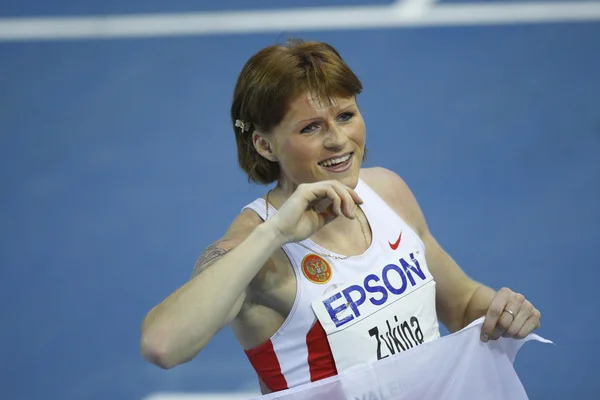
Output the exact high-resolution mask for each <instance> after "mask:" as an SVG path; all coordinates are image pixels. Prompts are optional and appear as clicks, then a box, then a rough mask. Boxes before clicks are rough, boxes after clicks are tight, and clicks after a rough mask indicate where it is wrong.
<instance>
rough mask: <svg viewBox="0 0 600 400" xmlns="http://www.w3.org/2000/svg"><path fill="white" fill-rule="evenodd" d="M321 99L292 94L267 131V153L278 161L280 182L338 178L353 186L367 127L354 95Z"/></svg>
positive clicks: (294, 184) (287, 184)
mask: <svg viewBox="0 0 600 400" xmlns="http://www.w3.org/2000/svg"><path fill="white" fill-rule="evenodd" d="M331 103H332V105H321V104H320V103H319V101H317V99H314V98H313V97H311V96H310V95H309V94H304V95H302V96H300V97H298V98H297V99H296V100H294V101H293V102H292V103H291V105H290V109H289V111H288V112H287V114H286V115H285V117H284V119H283V121H281V123H280V124H279V125H278V126H277V127H275V128H274V129H273V132H272V135H270V140H269V142H270V144H271V150H272V153H273V154H272V155H273V157H274V158H275V159H276V161H277V162H278V163H279V165H280V167H281V179H280V183H281V185H282V186H283V187H284V188H286V189H287V188H289V189H290V190H294V189H295V188H296V187H297V186H298V185H299V184H301V183H311V182H317V181H323V180H334V179H335V180H338V181H340V182H342V183H343V184H345V185H347V186H349V187H351V188H355V187H356V184H357V183H358V175H359V171H360V167H361V164H362V160H363V154H364V149H365V136H366V128H365V122H364V120H363V118H362V115H361V114H360V111H359V109H358V105H357V104H356V98H355V97H351V98H336V99H334V101H333V102H331Z"/></svg>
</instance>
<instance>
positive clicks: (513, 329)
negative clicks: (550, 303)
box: [502, 295, 533, 337]
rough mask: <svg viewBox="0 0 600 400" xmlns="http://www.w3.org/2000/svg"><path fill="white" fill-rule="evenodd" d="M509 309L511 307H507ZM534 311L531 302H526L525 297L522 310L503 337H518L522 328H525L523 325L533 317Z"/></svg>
mask: <svg viewBox="0 0 600 400" xmlns="http://www.w3.org/2000/svg"><path fill="white" fill-rule="evenodd" d="M518 296H521V297H522V295H518ZM507 308H509V307H508V306H507ZM509 309H510V308H509ZM511 310H512V309H511ZM532 311H533V304H531V303H530V302H529V301H526V300H525V298H524V297H523V302H522V304H521V308H520V309H519V311H518V313H516V314H515V318H514V319H513V321H512V323H511V324H510V326H509V327H508V329H507V330H506V331H505V332H504V333H503V334H502V336H504V337H516V336H517V334H518V333H519V331H520V330H521V328H522V327H523V325H525V322H526V321H527V319H528V318H529V316H530V315H531V313H532Z"/></svg>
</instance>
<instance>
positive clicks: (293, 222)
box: [268, 180, 363, 243]
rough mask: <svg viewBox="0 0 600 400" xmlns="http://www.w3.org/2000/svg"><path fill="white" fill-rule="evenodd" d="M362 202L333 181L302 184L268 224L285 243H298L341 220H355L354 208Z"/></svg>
mask: <svg viewBox="0 0 600 400" xmlns="http://www.w3.org/2000/svg"><path fill="white" fill-rule="evenodd" d="M362 202H363V201H362V199H361V198H360V197H359V196H358V194H357V193H356V192H355V191H354V190H352V189H351V188H349V187H348V186H345V185H344V184H342V183H340V182H339V181H336V180H332V181H322V182H315V183H303V184H301V185H299V186H298V187H297V188H296V191H295V192H294V193H293V194H292V195H291V196H290V197H289V198H288V199H287V201H286V202H285V203H283V205H282V206H281V208H280V209H279V210H278V211H277V214H275V215H274V216H273V218H270V219H269V221H268V223H270V224H272V225H273V227H274V228H275V229H276V230H277V231H278V233H279V234H280V235H281V237H282V240H283V241H284V242H285V243H290V242H298V241H301V240H304V239H306V238H308V237H310V236H312V235H313V234H314V233H315V232H317V231H318V230H319V229H321V228H322V227H324V226H325V225H327V224H328V223H330V222H331V221H333V220H335V219H336V218H338V217H340V216H345V217H347V218H350V219H354V218H355V215H354V208H355V206H356V205H357V204H362Z"/></svg>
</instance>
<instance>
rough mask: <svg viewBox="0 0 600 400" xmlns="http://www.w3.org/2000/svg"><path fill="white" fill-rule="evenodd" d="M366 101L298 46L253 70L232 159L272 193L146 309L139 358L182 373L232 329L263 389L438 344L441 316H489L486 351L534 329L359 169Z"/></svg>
mask: <svg viewBox="0 0 600 400" xmlns="http://www.w3.org/2000/svg"><path fill="white" fill-rule="evenodd" d="M361 91H362V85H361V82H360V81H359V79H358V78H357V77H356V75H355V74H354V73H353V72H352V71H351V70H350V69H349V68H348V66H347V65H346V64H345V63H344V61H343V60H342V59H341V57H340V56H339V54H338V53H337V51H336V50H335V49H333V48H332V47H331V46H329V45H327V44H325V43H315V42H308V43H307V42H302V41H292V42H290V43H288V44H287V45H286V46H271V47H267V48H265V49H263V50H261V51H259V52H258V53H257V54H255V55H254V56H253V57H252V58H251V59H250V60H249V61H248V63H247V64H246V65H245V66H244V68H243V70H242V72H241V74H240V76H239V79H238V82H237V85H236V88H235V92H234V98H233V104H232V107H231V118H232V124H233V126H234V130H235V135H236V141H237V147H238V156H239V162H240V166H241V167H242V169H243V170H244V171H245V172H246V173H247V174H248V177H249V180H250V181H254V182H258V183H261V184H270V183H276V185H275V186H274V188H273V189H272V190H270V191H269V192H268V193H266V195H265V196H264V197H263V198H260V199H257V200H256V201H254V202H252V203H251V204H248V206H246V207H244V209H243V210H242V211H241V213H240V214H239V215H238V216H237V218H236V219H235V220H234V221H233V222H232V224H231V226H230V227H229V229H228V230H227V232H226V233H225V235H224V236H223V237H222V238H221V239H220V240H218V241H216V242H215V243H213V244H212V245H210V246H209V247H208V248H207V249H206V250H205V251H204V252H203V254H202V255H201V257H200V258H199V260H198V262H197V263H196V266H195V268H194V273H193V275H192V278H191V279H190V281H189V282H187V283H186V284H185V285H184V286H182V287H181V288H179V289H178V290H177V291H175V292H174V293H173V294H171V295H170V296H169V297H168V298H166V299H165V300H164V301H163V302H161V303H160V304H159V305H157V306H156V307H154V308H153V309H152V310H151V311H150V312H149V313H148V315H147V316H146V318H145V319H144V322H143V326H142V338H141V349H142V353H143V355H144V356H145V357H146V359H148V360H149V361H150V362H152V363H154V364H156V365H158V366H160V367H162V368H171V367H174V366H176V365H178V364H181V363H184V362H187V361H189V360H191V359H193V358H194V357H195V356H196V355H197V354H198V353H199V352H200V351H201V350H202V349H203V348H204V346H206V344H207V343H208V342H209V341H210V340H211V338H212V337H213V336H214V335H215V334H216V333H217V332H218V331H219V330H220V329H222V328H223V327H225V326H226V325H230V326H231V327H232V329H233V331H234V333H235V335H236V337H237V339H238V340H239V342H240V344H241V346H242V347H243V348H244V351H245V352H246V354H247V356H248V358H249V360H250V362H251V364H252V365H253V367H254V368H255V370H256V372H257V375H258V377H259V380H260V382H261V388H262V391H263V393H267V392H272V391H279V390H283V389H286V388H291V387H294V386H297V385H301V384H304V383H307V382H311V381H317V380H320V379H323V378H326V377H329V376H332V375H335V374H338V373H340V372H342V371H345V370H346V369H348V368H351V367H352V366H355V365H359V364H361V363H369V362H373V361H376V360H379V359H382V358H386V357H388V356H390V355H391V354H392V353H396V352H402V351H406V350H408V349H409V348H412V347H414V346H417V345H419V344H421V343H424V342H427V341H430V340H434V339H436V338H438V337H439V327H438V320H439V321H441V322H442V323H443V324H444V325H445V326H446V327H447V328H448V329H449V331H450V332H456V331H458V330H460V329H462V328H463V327H465V326H466V325H468V324H469V323H470V322H472V321H473V320H475V319H477V318H479V317H482V316H485V321H484V323H483V327H482V330H481V340H483V341H487V340H495V339H497V338H499V337H500V336H504V337H512V338H524V337H525V336H527V335H528V334H529V333H531V332H532V331H533V330H535V329H537V328H538V327H539V326H540V313H539V311H538V310H536V309H535V308H534V307H533V305H532V304H531V303H530V302H529V301H528V300H526V299H525V298H524V297H523V295H521V294H518V293H515V292H513V291H512V290H510V289H507V288H503V289H501V290H499V291H497V292H496V291H494V290H492V289H490V288H489V287H486V286H484V285H483V284H481V283H477V282H475V281H473V280H471V279H470V278H469V277H467V276H466V275H465V274H464V273H463V271H462V270H461V269H460V268H459V266H458V265H457V264H456V263H455V262H454V261H453V260H452V258H451V257H450V256H449V255H448V254H446V253H445V252H444V250H443V249H442V248H441V247H440V245H439V244H438V243H437V242H436V240H435V238H434V237H433V235H432V234H431V232H430V231H429V229H428V227H427V224H426V222H425V218H424V217H423V215H422V213H421V210H420V208H419V205H418V204H417V201H416V200H415V198H414V197H413V195H412V193H411V191H410V189H409V188H408V187H407V185H406V183H405V182H404V181H403V180H402V179H401V178H400V177H399V176H398V175H396V174H395V173H394V172H392V171H389V170H387V169H384V168H361V163H362V161H363V158H364V155H365V152H366V148H365V123H364V121H363V118H362V116H361V114H360V110H359V107H358V105H357V103H356V97H357V95H358V94H359V93H360V92H361ZM425 254H426V256H425ZM386 327H387V328H386ZM385 329H388V332H389V333H390V334H391V336H390V335H389V334H388V336H387V339H389V341H388V342H385V340H386V337H385V335H384V334H383V331H384V330H385ZM392 338H393V341H394V343H391V341H392ZM383 342H385V343H389V344H390V345H388V346H385V345H383V346H382V343H383ZM385 343H384V344H385Z"/></svg>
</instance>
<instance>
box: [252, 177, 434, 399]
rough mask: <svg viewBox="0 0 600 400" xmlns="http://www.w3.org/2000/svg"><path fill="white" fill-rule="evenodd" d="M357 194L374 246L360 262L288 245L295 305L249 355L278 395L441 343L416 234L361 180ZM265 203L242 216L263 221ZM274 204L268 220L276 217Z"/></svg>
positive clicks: (313, 246) (317, 248)
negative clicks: (251, 214) (250, 215)
mask: <svg viewBox="0 0 600 400" xmlns="http://www.w3.org/2000/svg"><path fill="white" fill-rule="evenodd" d="M355 190H356V192H357V193H358V194H359V196H360V197H361V198H362V199H363V201H364V203H363V204H362V205H361V208H362V210H363V212H364V213H365V215H366V217H367V220H368V222H369V224H370V227H371V230H372V233H373V235H372V236H373V240H372V243H371V245H370V247H369V248H368V249H367V250H366V251H365V252H364V253H363V254H361V255H357V256H352V257H349V258H347V259H344V260H339V259H334V258H330V257H323V256H320V255H318V254H317V253H321V254H331V255H334V256H342V255H339V254H336V253H333V252H331V251H328V250H327V249H324V248H322V247H320V246H319V245H318V244H316V243H314V242H313V241H312V240H310V239H306V240H304V241H303V242H302V244H303V245H304V246H306V247H308V248H309V249H313V250H314V252H311V251H309V250H307V249H306V248H304V247H302V246H300V245H298V244H296V243H290V244H286V245H284V246H283V251H284V252H285V253H286V255H287V256H288V258H289V260H290V262H291V265H292V267H293V269H294V273H295V275H296V282H297V284H296V298H295V301H294V305H293V307H292V310H291V312H290V314H289V316H288V317H287V319H286V320H285V322H284V323H283V325H282V326H281V328H280V329H279V330H278V331H277V332H276V333H275V334H274V335H273V336H272V337H271V338H270V339H269V340H268V341H266V342H265V343H263V344H261V345H260V346H258V347H256V348H254V349H250V350H247V351H246V354H247V356H248V359H249V360H250V363H251V364H252V366H253V367H254V369H255V370H256V373H257V374H258V376H259V377H260V378H261V380H262V381H263V382H264V383H265V385H266V386H267V387H268V388H269V389H270V390H271V391H274V392H277V391H281V390H285V389H289V388H293V387H297V386H299V385H303V384H306V383H308V382H314V381H318V380H321V379H324V378H328V377H331V376H334V375H337V374H338V373H343V372H346V371H349V370H351V369H353V368H356V367H359V366H361V365H365V364H370V363H373V362H375V361H377V360H381V359H388V358H392V357H391V356H393V355H395V354H396V355H397V354H399V353H403V352H405V351H406V350H408V349H411V348H413V347H416V346H418V345H420V344H422V343H425V342H429V341H431V340H434V339H437V338H439V336H440V334H439V326H438V320H437V314H436V309H435V281H434V280H433V277H432V276H431V273H430V272H429V269H428V268H427V263H426V261H425V246H424V245H423V243H422V241H421V240H420V238H419V237H418V236H417V234H416V233H415V232H414V231H413V230H412V229H411V228H410V227H409V226H408V225H407V224H406V223H405V222H404V221H403V220H402V219H401V218H400V217H399V216H398V215H397V214H396V213H395V212H394V211H393V210H392V209H391V208H390V207H389V206H388V205H387V204H386V203H385V202H384V201H383V200H382V199H381V198H380V197H379V196H378V195H377V194H376V193H375V192H374V191H373V190H372V189H371V188H369V187H368V186H367V185H366V184H365V182H363V181H362V180H360V181H359V183H358V186H357V187H356V189H355ZM265 205H266V204H265V200H264V199H262V198H259V199H257V200H255V201H254V202H252V203H251V204H248V205H247V206H245V207H244V209H246V208H249V209H252V210H254V211H255V212H256V213H257V214H258V215H259V216H260V217H261V218H262V219H263V220H264V219H265V212H266V210H265ZM276 212H277V210H275V209H274V208H273V207H272V206H271V205H269V216H270V217H271V216H273V215H275V213H276Z"/></svg>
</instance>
